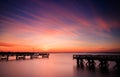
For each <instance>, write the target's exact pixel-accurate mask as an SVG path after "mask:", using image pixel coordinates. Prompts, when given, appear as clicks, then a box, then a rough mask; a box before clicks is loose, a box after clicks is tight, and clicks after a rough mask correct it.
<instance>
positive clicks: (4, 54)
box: [0, 52, 49, 61]
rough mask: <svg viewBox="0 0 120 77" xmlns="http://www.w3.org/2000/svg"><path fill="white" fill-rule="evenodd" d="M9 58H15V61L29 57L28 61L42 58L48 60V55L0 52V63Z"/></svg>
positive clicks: (41, 53) (43, 53)
mask: <svg viewBox="0 0 120 77" xmlns="http://www.w3.org/2000/svg"><path fill="white" fill-rule="evenodd" d="M10 56H16V60H21V59H23V60H25V59H26V56H30V59H33V58H38V57H39V56H42V58H48V57H49V53H45V52H0V61H2V60H4V61H8V60H9V57H10Z"/></svg>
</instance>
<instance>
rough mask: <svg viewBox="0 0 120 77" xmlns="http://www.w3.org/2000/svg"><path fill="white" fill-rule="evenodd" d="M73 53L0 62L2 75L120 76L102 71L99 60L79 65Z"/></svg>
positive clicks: (54, 76) (59, 76) (51, 76)
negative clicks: (73, 57)
mask: <svg viewBox="0 0 120 77" xmlns="http://www.w3.org/2000/svg"><path fill="white" fill-rule="evenodd" d="M72 55H73V54H72V53H69V54H65V53H63V54H50V57H49V59H33V60H19V61H15V60H14V61H8V62H0V77H120V75H119V73H117V72H114V71H108V73H105V72H104V73H103V72H101V71H102V70H104V69H102V70H100V69H99V68H97V66H98V65H97V62H96V64H87V65H88V67H87V66H86V62H85V61H84V62H82V63H81V62H80V66H79V67H78V66H77V65H76V62H75V61H74V60H73V59H72ZM91 63H93V62H92V61H91ZM89 66H91V67H89Z"/></svg>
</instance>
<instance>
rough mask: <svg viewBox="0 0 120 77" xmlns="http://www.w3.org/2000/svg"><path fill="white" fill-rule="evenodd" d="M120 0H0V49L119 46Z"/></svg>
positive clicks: (80, 49) (69, 49) (61, 49)
mask: <svg viewBox="0 0 120 77" xmlns="http://www.w3.org/2000/svg"><path fill="white" fill-rule="evenodd" d="M118 1H119V0H0V51H45V52H88V51H95V52H96V51H101V52H102V51H106V50H112V51H115V50H120V5H119V2H118Z"/></svg>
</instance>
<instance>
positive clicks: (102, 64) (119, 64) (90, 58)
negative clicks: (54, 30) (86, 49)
mask: <svg viewBox="0 0 120 77" xmlns="http://www.w3.org/2000/svg"><path fill="white" fill-rule="evenodd" d="M73 59H76V63H77V66H78V67H81V68H84V66H85V65H86V66H87V67H88V68H89V69H90V70H94V69H95V65H96V63H95V61H96V60H97V61H99V65H98V67H99V68H100V69H101V70H103V71H106V70H108V67H109V63H108V62H109V61H114V62H115V63H116V65H115V66H114V67H113V69H114V70H117V71H120V55H73ZM84 60H86V61H87V62H86V63H85V62H84Z"/></svg>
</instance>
